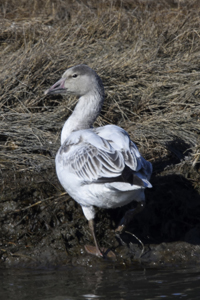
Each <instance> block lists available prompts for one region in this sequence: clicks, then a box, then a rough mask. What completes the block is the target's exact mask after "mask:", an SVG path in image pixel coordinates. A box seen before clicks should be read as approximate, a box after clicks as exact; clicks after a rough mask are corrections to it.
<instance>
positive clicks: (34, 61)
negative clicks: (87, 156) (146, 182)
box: [0, 0, 200, 266]
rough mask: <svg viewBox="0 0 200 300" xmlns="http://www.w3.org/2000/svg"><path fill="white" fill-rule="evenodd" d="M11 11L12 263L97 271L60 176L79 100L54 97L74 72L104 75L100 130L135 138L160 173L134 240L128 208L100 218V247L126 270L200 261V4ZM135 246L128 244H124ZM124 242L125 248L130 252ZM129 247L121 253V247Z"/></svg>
mask: <svg viewBox="0 0 200 300" xmlns="http://www.w3.org/2000/svg"><path fill="white" fill-rule="evenodd" d="M96 2H97V1H93V0H91V1H89V0H88V1H87V0H85V1H78V0H74V1H73V0H71V1H70V0H68V1H67V0H66V1H64V0H55V1H51V0H49V1H46V0H40V1H39V0H32V1H23V0H11V1H0V42H1V44H0V57H1V65H0V84H1V90H0V118H1V119H0V176H1V177H0V189H1V195H0V224H1V232H0V257H1V263H2V264H5V265H7V266H11V265H15V264H20V265H25V266H30V265H31V266H36V265H37V266H38V265H43V266H44V265H58V264H62V265H63V264H65V263H73V264H78V263H80V264H86V265H88V264H89V265H90V264H94V263H95V264H96V263H98V262H99V259H96V258H91V257H89V256H88V255H86V254H85V251H84V247H83V245H84V244H85V243H88V241H89V242H90V239H91V237H90V234H89V232H88V226H87V222H86V220H85V218H84V217H83V214H82V211H81V208H80V207H79V206H78V205H77V204H76V203H75V202H74V201H73V200H71V199H70V197H69V196H68V195H66V194H65V193H64V191H63V189H62V187H61V186H60V185H59V183H58V180H57V178H56V175H55V169H54V156H55V153H56V151H57V150H58V148H59V143H60V140H59V138H60V132H61V128H62V125H63V122H64V120H65V119H66V118H67V117H68V116H69V114H70V113H71V110H72V109H73V107H74V104H75V101H76V99H74V98H73V97H71V98H67V99H65V98H62V97H61V96H51V97H45V96H44V91H45V90H46V89H47V88H48V87H50V86H51V85H52V84H53V83H54V82H55V81H56V80H58V79H59V78H60V76H61V75H62V73H63V72H64V71H65V70H66V69H67V68H68V67H70V66H73V65H75V64H79V63H85V64H88V65H89V66H90V67H92V68H94V69H95V70H96V71H97V73H98V74H99V75H100V76H101V78H102V80H103V82H104V85H105V90H106V94H107V95H106V100H105V104H104V107H103V110H102V113H101V116H100V117H99V118H98V120H97V122H96V124H95V125H96V126H99V125H104V124H109V123H114V124H118V125H119V126H121V127H123V128H124V129H126V130H127V131H128V132H129V134H130V136H131V138H132V140H133V141H134V142H135V143H136V144H137V145H138V147H139V150H140V151H141V153H142V154H143V155H144V157H145V158H146V159H148V160H150V161H151V162H152V164H153V168H154V173H153V176H152V180H151V182H152V184H153V189H151V190H148V191H147V193H146V195H147V205H146V208H145V210H144V211H143V212H142V213H140V214H138V216H136V217H135V219H134V221H133V222H132V223H131V224H130V226H129V228H128V231H130V232H132V233H134V234H135V235H137V236H138V238H140V239H141V240H142V242H143V243H144V244H145V250H144V254H143V255H142V257H141V259H140V258H139V256H140V254H141V245H140V244H138V242H137V240H136V239H135V238H134V237H132V236H131V235H130V234H123V235H122V236H121V241H120V239H117V238H116V237H115V234H114V232H113V229H114V228H115V227H116V226H117V225H118V223H119V220H120V218H121V217H122V215H123V213H124V212H125V211H126V210H127V209H128V208H127V207H123V208H122V209H117V210H106V211H105V210H98V212H97V218H96V221H97V237H98V240H99V241H100V244H101V245H102V246H106V247H108V246H109V247H112V248H113V249H114V250H115V252H116V255H117V261H119V262H120V264H121V263H123V264H124V263H125V264H129V263H132V262H133V261H142V262H144V263H146V264H150V265H152V264H157V263H158V264H159V265H160V264H174V263H181V264H182V263H197V262H199V260H200V246H199V245H200V196H199V194H200V175H199V163H200V143H199V134H200V105H199V100H200V59H199V58H200V4H199V1H198V0H197V1H194V0H192V1H191V0H182V1H181V0H180V1H178V0H177V1H176V0H171V1H167V0H160V1H157V0H136V1H129V0H124V1H107V2H106V3H107V4H106V3H104V1H98V4H96ZM124 243H125V244H124ZM121 244H122V245H121ZM120 245H121V246H120Z"/></svg>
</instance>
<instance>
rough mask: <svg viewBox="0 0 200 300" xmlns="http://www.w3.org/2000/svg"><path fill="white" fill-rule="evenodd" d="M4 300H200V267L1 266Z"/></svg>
mask: <svg viewBox="0 0 200 300" xmlns="http://www.w3.org/2000/svg"><path fill="white" fill-rule="evenodd" d="M0 299H2V300H4V299H5V300H10V299H16V300H18V299H19V300H23V299H28V300H33V299H42V300H45V299H49V300H76V299H83V300H93V299H94V300H101V299H102V300H103V299H108V300H125V299H128V300H129V299H130V300H132V299H136V300H140V299H145V300H150V299H190V300H192V299H198V300H199V299H200V268H191V269H167V270H166V269H165V270H164V269H163V270H149V269H147V270H145V269H140V270H138V269H134V268H130V269H126V270H119V269H118V270H116V269H114V268H110V267H109V268H107V269H104V270H95V269H93V268H91V269H90V268H83V267H69V268H66V269H65V270H63V269H62V270H46V271H45V270H42V271H41V270H34V271H33V270H17V269H15V270H13V269H12V270H5V269H4V270H3V269H0Z"/></svg>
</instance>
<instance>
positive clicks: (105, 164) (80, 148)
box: [61, 143, 124, 182]
mask: <svg viewBox="0 0 200 300" xmlns="http://www.w3.org/2000/svg"><path fill="white" fill-rule="evenodd" d="M66 146H67V145H66V144H65V149H66ZM61 152H62V153H61V155H62V163H63V165H64V166H67V168H68V169H70V171H71V172H73V173H75V174H76V175H77V176H78V177H79V178H80V179H82V180H84V181H90V182H91V181H96V180H97V179H99V178H101V177H117V176H119V175H120V174H121V172H122V171H123V169H124V159H123V156H122V155H121V153H120V152H118V151H116V150H114V149H113V150H112V152H111V151H108V152H107V151H105V150H102V149H98V148H96V147H95V146H94V145H91V144H89V143H81V144H79V145H78V144H75V145H74V147H73V146H71V149H70V151H69V152H68V153H67V151H66V152H65V151H64V150H63V149H61Z"/></svg>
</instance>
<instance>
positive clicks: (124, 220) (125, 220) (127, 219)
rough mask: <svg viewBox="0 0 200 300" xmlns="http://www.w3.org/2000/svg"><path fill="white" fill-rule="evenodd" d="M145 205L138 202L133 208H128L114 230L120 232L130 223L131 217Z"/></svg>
mask: <svg viewBox="0 0 200 300" xmlns="http://www.w3.org/2000/svg"><path fill="white" fill-rule="evenodd" d="M144 207H145V204H144V203H142V202H139V203H138V205H137V207H136V208H134V209H130V210H128V211H127V212H126V213H125V215H124V217H123V218H122V219H121V221H120V224H119V226H118V227H117V229H115V232H117V233H121V232H122V231H123V230H124V228H125V227H126V226H127V225H128V224H129V223H130V221H131V220H132V219H133V217H134V216H135V215H136V214H138V213H139V212H140V211H142V210H143V209H144Z"/></svg>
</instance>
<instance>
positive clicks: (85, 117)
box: [61, 90, 104, 145]
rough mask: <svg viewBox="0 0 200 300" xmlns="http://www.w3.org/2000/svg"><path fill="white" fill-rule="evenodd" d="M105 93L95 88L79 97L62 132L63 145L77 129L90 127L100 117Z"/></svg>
mask: <svg viewBox="0 0 200 300" xmlns="http://www.w3.org/2000/svg"><path fill="white" fill-rule="evenodd" d="M103 98H104V96H103V93H99V91H98V90H94V91H92V92H90V93H88V94H86V95H84V96H82V97H80V98H79V101H78V103H77V105H76V107H75V109H74V111H73V113H72V115H71V116H70V117H69V118H68V119H67V121H66V122H65V124H64V126H63V129H62V132H61V145H62V144H63V143H64V141H65V140H66V138H67V137H68V136H69V135H70V134H71V133H72V132H73V131H76V130H80V129H89V128H91V127H92V125H93V123H94V121H95V120H96V118H97V117H98V115H99V114H100V111H101V107H102V104H103Z"/></svg>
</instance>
